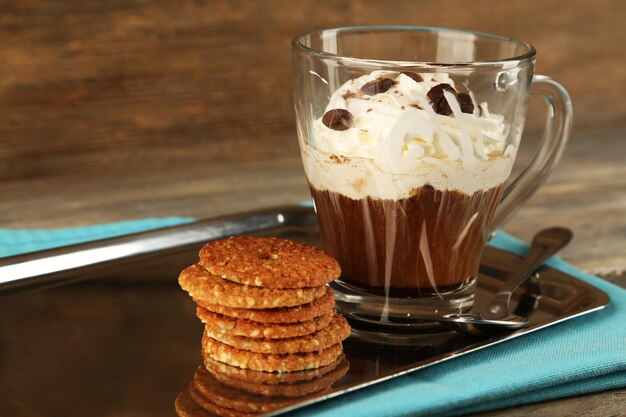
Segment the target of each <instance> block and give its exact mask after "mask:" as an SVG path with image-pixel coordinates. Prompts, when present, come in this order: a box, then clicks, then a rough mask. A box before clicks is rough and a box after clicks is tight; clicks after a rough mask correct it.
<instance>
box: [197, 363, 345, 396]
mask: <svg viewBox="0 0 626 417" xmlns="http://www.w3.org/2000/svg"><path fill="white" fill-rule="evenodd" d="M328 367H330V368H332V369H331V370H330V371H329V372H328V373H326V374H324V375H321V376H320V377H318V378H313V379H311V380H308V381H300V382H296V383H293V384H272V385H270V384H259V383H254V382H246V381H242V380H241V379H236V378H231V377H230V376H227V375H224V374H220V373H219V372H215V371H213V370H212V369H209V372H211V374H212V375H213V377H214V378H215V379H217V380H218V381H220V382H221V383H223V384H225V385H228V386H231V387H233V388H236V389H238V390H243V391H248V392H250V393H254V394H258V395H264V396H270V397H274V396H282V397H300V396H303V395H309V394H315V393H321V392H324V391H326V390H328V389H329V388H331V387H332V385H333V384H334V383H335V382H337V381H338V380H339V379H341V378H342V377H343V376H344V375H345V374H346V373H347V372H348V369H349V368H350V365H349V363H348V361H347V360H346V359H345V358H340V359H339V360H337V361H335V362H334V363H333V364H331V365H328ZM249 372H258V371H249ZM266 373H269V372H266ZM279 375H283V374H279Z"/></svg>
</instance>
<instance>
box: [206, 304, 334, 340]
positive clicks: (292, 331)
mask: <svg viewBox="0 0 626 417" xmlns="http://www.w3.org/2000/svg"><path fill="white" fill-rule="evenodd" d="M196 315H197V316H198V318H199V319H200V321H202V323H204V324H205V325H206V327H207V329H211V333H216V332H217V333H228V334H231V335H234V336H243V337H251V338H266V339H284V338H289V337H297V336H305V335H307V334H311V333H314V332H316V331H318V330H321V329H323V328H325V327H327V326H328V324H329V323H330V321H331V320H332V318H333V313H332V312H331V313H326V314H324V315H323V316H319V317H316V318H315V319H313V320H310V321H304V322H301V323H286V324H285V323H269V324H268V323H259V322H256V321H250V320H245V319H234V318H232V317H228V316H223V315H221V314H217V313H213V312H210V311H209V310H206V309H204V308H202V307H200V306H198V307H197V308H196Z"/></svg>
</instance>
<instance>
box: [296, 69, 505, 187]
mask: <svg viewBox="0 0 626 417" xmlns="http://www.w3.org/2000/svg"><path fill="white" fill-rule="evenodd" d="M419 75H420V77H418V80H419V78H422V81H416V80H415V79H414V78H416V77H415V76H413V77H411V76H408V75H405V74H401V73H397V72H389V71H374V72H372V73H370V74H368V75H364V76H362V77H359V78H356V79H353V80H349V81H348V82H346V83H345V84H344V85H342V86H341V87H340V88H339V89H338V90H337V91H335V93H334V94H333V95H332V97H331V98H330V101H329V103H328V106H327V107H326V112H328V111H330V110H333V109H344V110H347V111H348V112H349V114H350V116H351V119H350V120H349V121H347V122H346V123H347V124H346V126H345V127H342V128H341V129H342V130H336V129H335V128H330V127H328V126H327V125H326V124H324V121H323V120H322V119H323V118H319V119H317V120H315V121H314V122H313V132H312V137H311V138H310V143H308V144H304V146H303V147H302V153H303V160H304V166H305V171H306V173H307V176H308V179H309V182H310V183H311V185H312V186H313V187H315V188H316V189H321V190H324V189H325V190H329V191H335V192H339V193H341V194H343V195H345V196H347V197H350V198H354V199H359V198H364V197H366V196H370V197H373V198H381V199H400V198H405V197H408V196H410V195H411V194H412V193H413V192H414V189H415V188H418V187H420V186H423V185H425V184H429V185H431V186H433V187H435V188H436V189H440V190H457V191H461V192H464V193H467V194H473V193H474V192H476V191H478V190H487V189H490V188H493V187H495V186H497V185H499V184H501V183H503V182H504V181H505V180H506V178H507V177H508V176H509V174H510V172H511V167H512V165H513V159H514V157H515V153H516V151H517V150H516V149H515V148H514V147H513V146H509V147H508V148H505V146H506V139H507V136H508V129H509V126H508V125H507V124H506V123H505V121H504V117H503V116H501V115H497V114H490V113H489V111H488V108H487V104H486V103H481V104H480V106H479V105H477V104H476V103H475V99H474V97H473V94H472V93H471V92H469V97H468V96H466V98H467V100H470V98H471V104H472V105H473V106H469V107H468V106H467V105H464V106H462V105H461V104H462V103H459V102H460V101H461V100H460V98H459V99H457V96H456V95H455V94H454V93H453V92H451V91H446V90H445V89H444V90H443V97H445V100H446V101H447V104H448V105H449V111H448V113H450V114H449V115H444V114H437V113H436V112H435V110H434V109H433V100H431V98H430V97H429V95H428V93H429V91H430V90H431V89H432V88H433V87H435V86H437V85H440V84H448V85H450V86H451V87H453V88H454V89H455V90H456V91H458V92H461V91H463V90H462V89H461V90H460V89H459V88H457V87H456V86H455V83H454V80H452V79H451V78H450V77H449V75H448V74H446V73H437V74H426V73H424V74H419ZM384 78H389V79H391V80H393V85H391V87H390V88H388V89H386V88H385V87H387V86H388V85H389V83H388V84H387V85H385V86H384V87H383V88H382V89H385V90H386V91H381V92H378V93H376V94H372V95H369V94H365V93H363V92H362V91H361V87H363V86H364V85H365V84H366V83H369V82H376V81H377V80H380V79H384ZM365 88H366V89H367V86H366V87H365ZM374 92H376V90H374ZM462 107H463V109H462ZM472 107H473V109H472ZM464 111H465V112H464ZM468 111H471V113H468ZM344 113H345V112H344ZM444 113H445V112H444Z"/></svg>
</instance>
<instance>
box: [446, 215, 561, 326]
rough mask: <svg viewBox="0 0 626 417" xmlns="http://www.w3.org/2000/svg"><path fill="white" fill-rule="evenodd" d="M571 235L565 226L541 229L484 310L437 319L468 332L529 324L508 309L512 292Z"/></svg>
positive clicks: (525, 319) (559, 248) (526, 320)
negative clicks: (510, 275)
mask: <svg viewBox="0 0 626 417" xmlns="http://www.w3.org/2000/svg"><path fill="white" fill-rule="evenodd" d="M572 236H573V233H572V231H571V230H570V229H567V228H564V227H552V228H549V229H543V230H541V231H540V232H538V233H537V234H536V235H535V237H534V238H533V241H532V243H531V246H530V249H529V250H528V255H526V257H525V258H524V260H523V261H522V265H521V267H520V269H519V270H518V271H517V272H516V273H514V274H513V276H512V277H510V278H509V280H508V284H507V285H505V287H504V288H502V289H501V290H500V291H498V293H497V294H496V295H495V296H494V298H493V299H492V300H491V302H490V303H489V305H488V306H487V307H486V308H485V309H484V310H483V311H481V312H478V313H459V314H448V315H446V316H443V317H442V318H441V319H440V320H439V321H440V322H441V323H442V324H445V325H447V326H448V327H451V328H453V329H454V330H456V331H459V332H462V333H468V334H493V333H498V332H502V331H512V330H517V329H521V328H524V327H526V326H528V324H529V321H528V318H525V317H521V316H518V315H516V314H514V313H512V312H511V311H510V309H509V305H510V302H511V295H512V294H513V292H514V291H515V290H516V289H517V288H518V287H519V286H520V285H521V284H522V283H524V282H525V281H526V280H527V279H528V278H530V277H532V276H533V275H535V273H536V272H537V270H538V269H539V268H541V266H542V265H543V264H544V262H545V261H547V260H548V259H549V258H550V257H551V256H553V255H554V254H556V253H557V252H558V251H559V250H561V249H562V248H563V247H565V245H567V244H568V243H569V241H570V240H571V239H572Z"/></svg>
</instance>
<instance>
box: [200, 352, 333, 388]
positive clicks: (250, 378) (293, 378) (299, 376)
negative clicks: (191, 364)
mask: <svg viewBox="0 0 626 417" xmlns="http://www.w3.org/2000/svg"><path fill="white" fill-rule="evenodd" d="M342 358H343V355H340V358H339V359H337V360H336V361H335V362H333V363H331V364H329V365H326V366H322V367H320V368H315V369H307V370H304V371H297V372H264V371H253V370H251V369H242V368H239V367H237V366H232V365H229V364H227V363H224V362H220V361H216V360H214V359H211V358H210V357H208V356H207V355H204V366H205V367H206V369H207V370H208V371H209V372H211V373H212V374H213V375H218V374H219V375H223V376H225V377H227V378H229V379H230V380H235V381H242V382H244V383H248V384H258V385H279V384H280V385H284V384H297V383H300V382H306V381H312V380H314V379H317V378H320V377H322V376H324V375H325V374H327V373H329V372H331V371H332V370H333V369H335V368H336V367H337V365H338V364H339V362H340V361H341V360H342Z"/></svg>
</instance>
